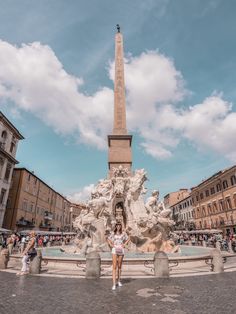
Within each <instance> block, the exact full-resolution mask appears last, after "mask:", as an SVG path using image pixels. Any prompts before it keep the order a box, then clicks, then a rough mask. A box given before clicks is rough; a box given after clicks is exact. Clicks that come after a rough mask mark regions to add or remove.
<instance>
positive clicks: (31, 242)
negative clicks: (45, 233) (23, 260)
mask: <svg viewBox="0 0 236 314" xmlns="http://www.w3.org/2000/svg"><path fill="white" fill-rule="evenodd" d="M34 243H35V240H34V239H31V240H29V243H28V244H27V246H26V248H25V250H24V252H23V254H27V253H28V252H29V250H30V249H32V248H33V247H34Z"/></svg>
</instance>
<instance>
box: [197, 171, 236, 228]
mask: <svg viewBox="0 0 236 314" xmlns="http://www.w3.org/2000/svg"><path fill="white" fill-rule="evenodd" d="M191 197H192V202H193V214H194V220H195V223H196V227H197V229H208V228H221V229H222V230H224V231H225V233H229V232H233V233H236V166H232V167H230V168H227V169H225V170H222V171H219V172H217V173H216V174H214V175H213V176H211V177H210V178H208V179H206V180H204V181H203V182H201V183H200V184H199V185H198V186H196V187H194V188H192V191H191Z"/></svg>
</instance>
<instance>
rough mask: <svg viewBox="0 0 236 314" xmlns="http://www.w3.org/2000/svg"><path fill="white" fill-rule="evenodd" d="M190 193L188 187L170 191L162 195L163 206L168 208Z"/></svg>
mask: <svg viewBox="0 0 236 314" xmlns="http://www.w3.org/2000/svg"><path fill="white" fill-rule="evenodd" d="M189 194H190V192H189V190H188V189H179V190H178V191H176V192H170V193H168V194H166V195H165V196H164V204H165V207H167V208H170V207H172V206H173V205H175V204H177V203H178V202H180V201H181V200H183V199H184V198H186V197H188V196H189Z"/></svg>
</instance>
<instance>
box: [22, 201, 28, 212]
mask: <svg viewBox="0 0 236 314" xmlns="http://www.w3.org/2000/svg"><path fill="white" fill-rule="evenodd" d="M22 209H23V210H25V211H26V210H27V200H26V199H24V200H23V202H22Z"/></svg>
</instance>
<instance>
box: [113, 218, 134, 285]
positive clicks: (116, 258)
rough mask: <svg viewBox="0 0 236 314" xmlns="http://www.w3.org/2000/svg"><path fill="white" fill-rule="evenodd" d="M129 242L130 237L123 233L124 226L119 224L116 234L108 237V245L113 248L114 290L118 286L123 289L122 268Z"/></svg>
mask: <svg viewBox="0 0 236 314" xmlns="http://www.w3.org/2000/svg"><path fill="white" fill-rule="evenodd" d="M128 242H129V237H128V235H127V234H126V233H125V232H123V231H122V224H121V223H117V224H116V225H115V230H114V232H113V233H112V234H111V235H110V236H109V237H108V243H109V245H110V246H111V247H112V251H111V253H112V281H113V286H112V290H115V289H116V285H118V286H119V287H122V284H121V268H122V262H123V257H124V247H125V246H126V244H127V243H128ZM116 274H117V278H116Z"/></svg>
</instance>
